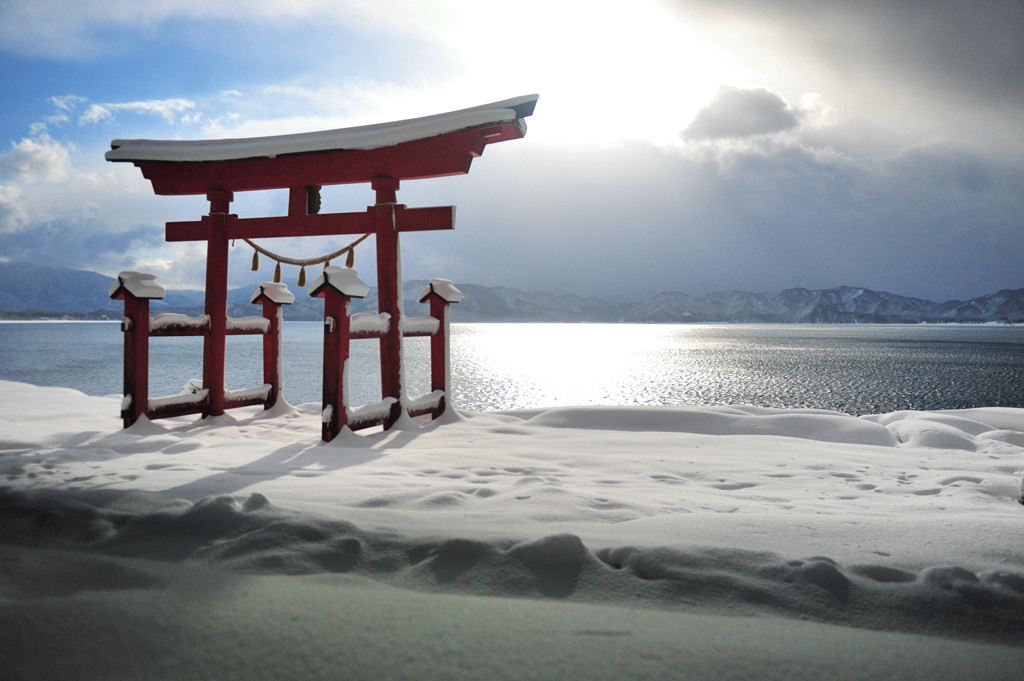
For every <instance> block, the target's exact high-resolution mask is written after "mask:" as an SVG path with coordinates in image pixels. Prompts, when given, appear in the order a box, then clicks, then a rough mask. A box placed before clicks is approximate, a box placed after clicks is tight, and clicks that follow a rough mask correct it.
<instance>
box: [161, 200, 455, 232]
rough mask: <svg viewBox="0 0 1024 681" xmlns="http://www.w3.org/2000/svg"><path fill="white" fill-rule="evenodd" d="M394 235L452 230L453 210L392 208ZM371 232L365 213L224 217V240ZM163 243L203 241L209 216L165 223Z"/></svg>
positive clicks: (367, 216)
mask: <svg viewBox="0 0 1024 681" xmlns="http://www.w3.org/2000/svg"><path fill="white" fill-rule="evenodd" d="M395 211H396V217H395V220H396V222H397V227H398V231H400V232H422V231H430V230H436V229H454V228H455V206H429V207H425V208H406V207H405V206H403V205H397V206H395ZM372 231H374V222H373V220H372V218H371V217H370V213H369V211H363V212H360V213H321V214H320V215H292V216H285V215H281V216H274V217H266V218H239V217H238V216H236V215H229V216H228V223H227V227H226V233H227V238H228V239H269V238H273V237H287V236H331V235H334V234H366V233H367V232H372ZM165 233H166V239H167V241H206V239H207V238H208V235H209V233H210V216H209V215H204V216H203V218H202V219H201V220H193V221H188V222H168V223H167V226H166V232H165Z"/></svg>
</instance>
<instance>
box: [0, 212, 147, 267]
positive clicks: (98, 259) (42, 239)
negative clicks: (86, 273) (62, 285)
mask: <svg viewBox="0 0 1024 681" xmlns="http://www.w3.org/2000/svg"><path fill="white" fill-rule="evenodd" d="M163 236H164V235H163V229H162V227H157V226H139V227H132V228H130V229H127V230H124V231H117V232H115V231H109V230H108V229H106V228H104V227H103V226H102V225H101V224H100V223H99V222H98V221H97V220H94V219H80V220H68V221H61V222H47V223H42V224H35V225H29V226H26V227H24V228H22V229H21V230H19V231H17V232H13V233H8V234H3V233H0V253H3V254H4V257H5V258H6V259H7V260H9V261H12V262H18V261H25V262H35V263H40V264H46V265H54V266H58V267H70V268H74V269H88V270H96V271H107V270H117V269H124V268H130V267H131V266H132V263H134V262H135V258H134V256H133V255H132V254H133V253H138V252H139V251H141V250H142V249H144V248H154V247H158V246H161V245H162V244H163V240H164V239H163Z"/></svg>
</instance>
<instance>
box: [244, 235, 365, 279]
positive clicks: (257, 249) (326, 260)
mask: <svg viewBox="0 0 1024 681" xmlns="http://www.w3.org/2000/svg"><path fill="white" fill-rule="evenodd" d="M368 236H370V235H369V234H364V235H362V236H361V237H359V238H358V239H356V240H355V241H353V242H352V243H350V244H349V245H348V246H345V247H344V248H339V249H338V250H336V251H334V252H333V253H328V254H326V255H321V256H317V257H315V258H289V257H288V256H286V255H280V254H278V253H274V252H273V251H271V250H269V249H266V248H264V247H263V246H260V245H259V244H257V243H255V242H254V241H252V240H251V239H245V238H243V239H242V241H244V242H245V243H247V244H249V245H250V246H252V249H253V254H252V271H253V272H256V271H258V270H259V268H260V253H262V254H263V255H265V256H267V257H268V258H270V259H271V260H273V261H274V262H275V263H277V265H276V266H275V267H274V283H280V282H281V263H284V264H286V265H295V266H296V267H300V268H301V269H300V270H299V280H298V282H296V283H297V285H298V286H305V285H306V266H307V265H319V264H321V263H323V264H324V265H329V264H330V263H331V261H332V260H334V259H335V258H337V257H339V256H340V255H341V254H342V253H346V252H347V253H348V256H347V257H346V258H345V267H348V268H351V267H352V266H353V265H354V264H355V260H356V250H355V249H356V246H358V245H359V244H361V243H363V241H365V240H366V238H367V237H368Z"/></svg>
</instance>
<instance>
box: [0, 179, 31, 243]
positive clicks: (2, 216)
mask: <svg viewBox="0 0 1024 681" xmlns="http://www.w3.org/2000/svg"><path fill="white" fill-rule="evenodd" d="M26 222H28V214H27V213H26V212H25V206H24V205H23V203H22V196H21V190H19V189H18V188H17V187H11V186H5V185H2V184H0V235H3V234H11V233H14V232H17V231H19V230H21V228H22V227H23V226H24V225H25V223H26ZM5 257H8V258H9V257H10V256H5Z"/></svg>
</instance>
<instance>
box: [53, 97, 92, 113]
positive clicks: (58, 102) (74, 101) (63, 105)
mask: <svg viewBox="0 0 1024 681" xmlns="http://www.w3.org/2000/svg"><path fill="white" fill-rule="evenodd" d="M86 101H87V100H86V98H85V97H81V96H79V95H55V96H53V97H50V102H51V103H52V104H53V105H54V106H55V107H57V108H58V109H60V110H61V111H66V112H67V113H71V112H72V111H74V110H75V109H77V108H78V105H79V104H83V103H84V102H86Z"/></svg>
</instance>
